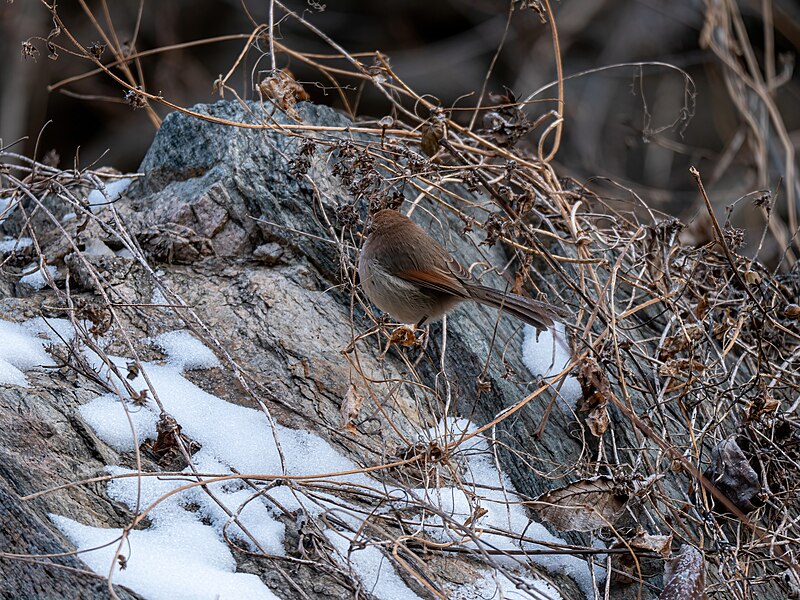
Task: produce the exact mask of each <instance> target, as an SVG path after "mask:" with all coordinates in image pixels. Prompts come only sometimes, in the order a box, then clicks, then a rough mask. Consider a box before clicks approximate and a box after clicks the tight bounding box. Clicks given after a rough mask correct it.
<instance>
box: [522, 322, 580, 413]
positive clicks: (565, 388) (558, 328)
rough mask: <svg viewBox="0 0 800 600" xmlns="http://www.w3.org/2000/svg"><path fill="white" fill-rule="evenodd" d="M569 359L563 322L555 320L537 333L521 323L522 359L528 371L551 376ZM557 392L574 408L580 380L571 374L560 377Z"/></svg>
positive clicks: (564, 365) (545, 376) (558, 371)
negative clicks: (551, 325) (559, 386)
mask: <svg viewBox="0 0 800 600" xmlns="http://www.w3.org/2000/svg"><path fill="white" fill-rule="evenodd" d="M571 360H572V356H571V354H570V349H569V342H568V341H567V336H566V333H565V332H564V324H563V323H556V324H555V325H553V327H551V328H550V329H548V330H547V331H542V332H541V333H538V334H537V331H536V329H534V328H533V327H531V326H529V325H526V326H525V339H524V341H523V342H522V361H523V362H524V363H525V366H526V367H528V370H529V371H530V372H531V374H532V375H534V376H536V377H544V378H547V377H552V376H553V375H557V374H558V373H560V372H561V371H563V370H564V368H565V367H566V366H567V365H568V364H569V363H570V361H571ZM557 387H558V384H556V386H554V388H557ZM559 395H560V396H561V398H563V399H564V401H565V402H566V403H567V405H568V406H569V407H570V408H575V403H576V402H577V401H578V399H579V398H580V397H581V384H580V383H579V382H578V379H577V378H576V377H575V376H574V375H567V376H566V377H564V379H563V383H562V384H561V390H560V393H559Z"/></svg>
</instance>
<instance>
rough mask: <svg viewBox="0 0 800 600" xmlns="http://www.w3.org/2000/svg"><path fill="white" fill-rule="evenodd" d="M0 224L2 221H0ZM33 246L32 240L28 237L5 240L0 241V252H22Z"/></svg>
mask: <svg viewBox="0 0 800 600" xmlns="http://www.w3.org/2000/svg"><path fill="white" fill-rule="evenodd" d="M0 223H2V221H0ZM31 245H33V240H32V239H31V238H29V237H23V238H19V239H17V238H5V239H3V240H0V252H13V251H14V250H22V249H23V248H27V247H28V246H31Z"/></svg>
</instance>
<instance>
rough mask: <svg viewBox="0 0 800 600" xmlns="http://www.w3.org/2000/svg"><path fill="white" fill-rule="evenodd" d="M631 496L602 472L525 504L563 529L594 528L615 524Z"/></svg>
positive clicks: (557, 527) (590, 529) (581, 529)
mask: <svg viewBox="0 0 800 600" xmlns="http://www.w3.org/2000/svg"><path fill="white" fill-rule="evenodd" d="M628 498H629V495H628V492H627V491H625V490H623V489H622V488H621V486H620V485H618V484H617V483H616V482H614V480H612V479H611V478H610V477H606V476H602V475H601V476H599V477H592V478H591V479H581V480H580V481H575V482H573V483H570V484H568V485H565V486H564V487H561V488H558V489H556V490H551V491H549V492H547V493H545V494H542V495H541V496H539V497H538V498H537V499H536V500H533V501H531V502H525V504H527V505H528V506H530V507H531V508H532V509H533V510H534V511H536V514H538V515H539V517H541V518H542V519H544V520H545V521H547V522H548V523H550V524H551V525H553V527H555V528H556V529H558V530H559V531H594V530H596V529H600V528H601V527H606V526H609V525H612V524H613V523H614V522H615V521H616V520H617V519H618V518H619V516H620V515H621V514H622V511H623V510H624V509H625V505H626V504H627V502H628Z"/></svg>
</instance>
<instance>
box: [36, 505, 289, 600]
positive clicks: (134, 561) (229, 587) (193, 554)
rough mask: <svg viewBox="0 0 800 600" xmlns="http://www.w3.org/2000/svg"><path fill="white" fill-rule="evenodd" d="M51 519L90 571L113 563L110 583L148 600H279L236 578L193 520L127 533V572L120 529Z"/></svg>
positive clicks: (228, 557) (228, 560)
mask: <svg viewBox="0 0 800 600" xmlns="http://www.w3.org/2000/svg"><path fill="white" fill-rule="evenodd" d="M50 519H51V520H52V521H53V523H54V524H55V525H56V527H58V528H59V529H60V530H61V532H62V533H63V534H64V535H66V536H67V537H68V538H69V539H70V541H71V542H72V543H73V544H75V546H76V547H77V548H78V551H79V552H81V554H79V555H78V556H80V558H81V560H82V561H83V562H84V563H86V565H87V566H88V567H89V568H90V569H92V570H93V571H94V572H95V573H98V574H102V575H107V574H108V571H109V568H110V566H111V565H112V564H114V565H115V566H114V576H113V581H114V582H115V583H118V584H121V585H124V586H127V587H129V588H130V589H132V590H133V591H134V592H136V593H138V594H140V595H141V596H143V597H145V598H148V599H149V600H202V599H206V598H207V599H208V600H214V599H219V600H239V599H240V598H248V600H249V599H253V600H277V596H275V594H273V593H272V592H271V591H270V590H269V588H267V587H266V586H265V585H264V584H263V583H262V581H261V580H260V579H259V578H258V577H257V576H256V575H251V574H246V573H235V572H234V571H235V568H236V561H235V560H234V558H233V555H232V554H231V551H230V549H229V548H228V546H227V545H226V544H225V543H224V542H223V541H222V540H220V539H219V536H218V535H217V534H216V533H215V532H214V530H213V529H212V528H211V527H209V526H207V525H203V524H202V523H200V522H198V521H195V520H193V519H191V518H182V517H180V516H177V515H176V516H174V517H173V518H172V519H168V520H165V522H164V523H162V524H161V525H160V526H158V527H151V528H149V529H143V530H134V531H131V532H130V534H129V535H128V539H127V542H126V543H125V544H123V546H122V548H121V553H122V555H123V556H124V557H125V562H126V567H125V569H120V566H119V561H118V560H116V557H115V552H116V550H117V540H118V539H119V537H120V536H121V535H122V530H121V529H104V528H101V527H90V526H88V525H83V524H81V523H78V522H77V521H73V520H72V519H68V518H66V517H61V516H58V515H50ZM93 548H96V549H93Z"/></svg>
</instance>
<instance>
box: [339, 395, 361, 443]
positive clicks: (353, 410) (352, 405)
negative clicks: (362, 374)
mask: <svg viewBox="0 0 800 600" xmlns="http://www.w3.org/2000/svg"><path fill="white" fill-rule="evenodd" d="M363 404H364V396H362V395H361V394H359V393H358V391H357V390H356V386H354V385H352V384H351V385H350V389H349V390H347V394H345V396H344V400H343V401H342V406H341V409H340V412H341V415H342V422H343V423H344V428H345V429H347V431H349V432H350V433H356V426H355V425H354V424H353V422H354V421H355V420H356V418H357V417H358V413H360V412H361V405H363Z"/></svg>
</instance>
